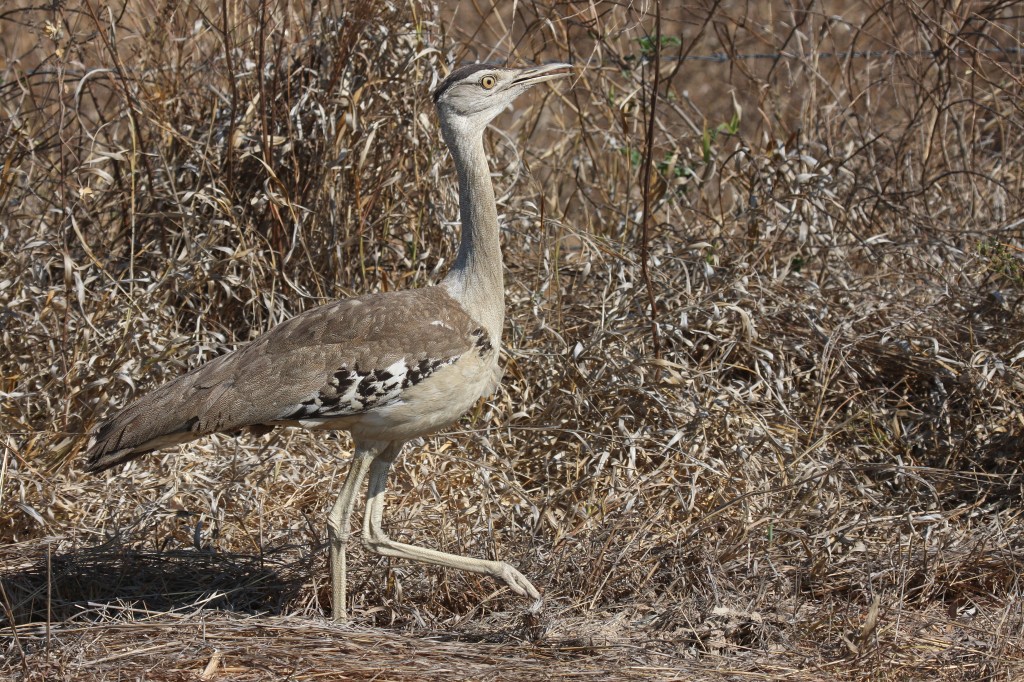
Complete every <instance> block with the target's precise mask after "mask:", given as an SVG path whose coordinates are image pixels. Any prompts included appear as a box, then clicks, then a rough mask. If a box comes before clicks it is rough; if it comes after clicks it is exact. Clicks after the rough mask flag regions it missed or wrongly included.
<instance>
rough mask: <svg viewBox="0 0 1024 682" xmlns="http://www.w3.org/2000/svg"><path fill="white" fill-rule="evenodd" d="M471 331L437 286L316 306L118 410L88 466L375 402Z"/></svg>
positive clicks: (460, 348) (444, 357)
mask: <svg viewBox="0 0 1024 682" xmlns="http://www.w3.org/2000/svg"><path fill="white" fill-rule="evenodd" d="M479 331H480V330H479V325H477V324H476V323H475V322H474V321H473V320H472V319H471V318H470V317H469V315H467V314H466V313H465V311H463V310H462V308H461V307H460V306H459V305H458V304H457V303H456V302H455V301H453V300H452V299H451V297H450V296H449V295H448V294H447V293H446V292H445V290H444V289H442V288H439V287H428V288H424V289H411V290H407V291H397V292H393V293H389V294H370V295H367V296H360V297H358V298H351V299H346V300H343V301H337V302H335V303H330V304H327V305H324V306H320V307H318V308H314V309H312V310H309V311H307V312H305V313H303V314H300V315H296V316H295V317H293V318H291V319H290V320H287V321H285V322H282V323H281V324H279V325H278V326H276V327H274V328H273V329H272V330H271V331H269V332H267V333H266V334H264V335H263V336H261V337H259V338H258V339H256V340H255V341H253V342H251V343H249V344H247V345H245V346H243V347H241V348H239V349H238V350H236V351H234V352H231V353H227V354H225V355H222V356H220V357H218V358H215V359H214V360H212V361H210V362H208V363H206V364H205V365H203V366H201V367H198V368H196V369H194V370H192V371H191V372H189V373H187V374H185V375H182V376H180V377H178V378H177V379H174V380H173V381H170V382H168V383H166V384H164V385H162V386H160V387H158V388H156V389H154V390H153V391H151V392H150V393H149V394H147V395H146V396H145V397H144V398H142V399H140V400H138V401H136V402H135V403H134V404H132V405H130V406H129V407H127V408H126V409H124V410H122V411H121V412H120V413H118V414H116V415H115V416H114V417H113V418H111V419H110V420H108V421H107V422H105V423H104V424H102V425H101V427H100V428H99V430H98V431H97V432H96V434H95V435H94V437H93V439H92V441H91V442H90V444H89V455H88V459H87V461H86V470H87V471H102V470H104V469H108V468H110V467H112V466H115V465H117V464H119V463H121V462H124V461H127V460H129V459H134V458H135V457H138V456H139V455H143V454H145V453H147V452H150V451H152V450H154V449H157V448H160V447H166V446H167V445H170V444H173V443H181V442H185V441H188V440H192V439H194V438H198V437H200V436H203V435H206V434H210V433H232V432H236V431H238V430H239V429H241V428H243V427H246V426H255V425H267V426H273V425H274V422H290V421H296V420H301V419H306V418H326V417H341V416H348V415H354V414H358V413H360V412H364V411H366V410H368V409H371V408H373V407H380V406H382V405H384V404H387V403H389V402H394V401H396V400H398V399H400V397H401V394H402V391H404V390H406V389H408V388H410V387H411V386H413V385H415V384H418V383H419V382H420V381H422V380H423V379H425V378H427V377H428V376H430V375H431V374H432V373H434V372H435V371H436V370H437V369H438V368H440V367H441V366H443V365H446V364H450V363H451V362H454V361H455V360H456V359H458V358H459V357H461V356H462V355H464V354H465V353H468V352H470V351H472V350H474V349H475V348H476V347H477V345H478V344H479V343H480V342H479V335H475V334H474V332H479Z"/></svg>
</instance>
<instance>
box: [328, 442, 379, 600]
mask: <svg viewBox="0 0 1024 682" xmlns="http://www.w3.org/2000/svg"><path fill="white" fill-rule="evenodd" d="M384 449H385V445H384V444H374V445H372V446H369V447H367V446H362V445H358V444H357V445H356V451H355V454H353V455H352V464H351V465H350V466H349V470H348V477H347V478H346V479H345V483H344V485H342V486H341V492H340V493H338V499H337V501H335V503H334V507H332V508H331V513H330V514H329V515H328V516H327V535H328V538H329V539H330V543H331V615H332V617H333V618H334V620H345V613H346V612H345V592H346V577H345V548H346V546H347V545H348V538H349V536H350V535H351V533H352V531H351V529H350V528H349V525H350V524H349V522H350V520H351V519H352V508H353V507H354V506H355V504H356V493H357V491H358V489H359V486H360V484H361V483H362V482H363V479H364V478H366V472H367V471H368V470H369V469H370V463H371V462H373V459H374V457H376V456H377V455H378V454H380V453H381V452H382V451H383V450H384Z"/></svg>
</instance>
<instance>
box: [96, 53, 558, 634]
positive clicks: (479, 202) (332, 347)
mask: <svg viewBox="0 0 1024 682" xmlns="http://www.w3.org/2000/svg"><path fill="white" fill-rule="evenodd" d="M570 73H571V67H570V66H569V65H568V64H548V65H545V66H539V67H534V68H524V69H510V68H500V67H496V66H493V65H486V64H472V65H468V66H463V67H461V68H459V69H456V70H455V71H453V72H452V73H451V75H449V76H448V77H447V78H446V79H444V81H442V82H441V84H440V85H439V86H438V87H437V88H436V89H435V90H434V93H433V98H434V103H435V105H436V106H437V112H438V115H439V117H440V121H441V133H442V136H443V137H444V140H445V143H446V144H447V145H448V148H449V150H450V151H451V154H452V157H453V158H454V160H455V167H456V169H457V171H458V180H459V212H460V215H461V218H462V235H461V242H460V244H459V251H458V256H457V257H456V260H455V262H454V263H453V265H452V268H451V270H450V271H449V272H448V274H447V275H446V276H445V277H444V279H443V280H442V281H441V283H440V284H439V285H437V286H431V287H426V288H422V289H411V290H406V291H395V292H390V293H380V294H368V295H365V296H359V297H357V298H350V299H346V300H340V301H335V302H333V303H328V304H326V305H322V306H320V307H318V308H314V309H312V310H308V311H306V312H304V313H302V314H300V315H296V316H295V317H293V318H291V319H290V320H287V321H285V322H282V323H281V324H279V325H277V326H276V327H274V328H273V329H271V330H270V331H268V332H267V333H265V334H263V335H262V336H260V337H259V338H257V339H256V340H255V341H253V342H251V343H249V344H247V345H245V346H243V347H241V348H239V349H237V350H235V351H232V352H230V353H227V354H225V355H222V356H220V357H217V358H215V359H213V360H211V361H210V362H208V363H206V364H205V365H202V366H201V367H198V368H196V369H195V370H193V371H191V372H189V373H187V374H185V375H183V376H180V377H178V378H176V379H174V380H172V381H170V382H168V383H166V384H164V385H162V386H160V387H158V388H156V389H154V390H153V391H152V392H150V393H149V394H147V395H145V396H144V397H142V398H140V399H139V400H137V401H135V402H134V403H132V404H131V405H129V406H128V407H126V408H124V409H123V410H121V411H120V412H118V413H117V414H115V415H113V416H112V417H110V418H108V419H107V420H105V421H104V422H102V423H101V424H99V426H98V427H97V428H96V430H95V431H94V432H93V433H92V438H91V440H90V442H89V445H88V452H87V457H88V460H87V463H86V470H88V471H91V472H99V471H103V470H104V469H108V468H110V467H112V466H115V465H117V464H120V463H122V462H126V461H128V460H130V459H133V458H135V457H138V456H139V455H143V454H145V453H147V452H151V451H153V450H157V449H160V448H164V447H167V446H171V445H176V444H178V443H184V442H187V441H190V440H193V439H195V438H198V437H200V436H204V435H207V434H211V433H218V432H222V433H235V432H238V431H239V430H241V429H243V428H245V427H255V428H256V429H259V430H263V429H266V428H272V427H275V426H301V427H305V428H308V429H340V430H346V431H349V432H350V433H351V434H352V438H353V441H354V443H355V452H354V454H353V457H352V464H351V468H350V470H349V473H348V477H347V478H346V479H345V483H344V484H343V485H342V488H341V491H340V493H339V495H338V498H337V501H336V502H335V503H334V506H333V508H332V509H331V512H330V514H329V516H328V520H327V528H328V536H329V540H330V568H331V579H332V584H333V591H332V598H333V603H332V611H333V616H334V619H335V620H339V619H343V618H344V617H345V612H346V610H345V587H346V585H345V549H346V545H347V544H348V540H349V533H350V531H349V521H350V519H351V516H352V509H353V507H354V505H355V499H356V494H357V490H358V488H359V487H360V484H361V483H362V482H363V480H364V478H365V477H366V476H367V474H369V478H370V481H369V486H368V489H367V493H366V510H365V517H364V522H363V543H364V544H365V545H366V547H367V548H368V549H370V550H371V551H374V552H376V553H378V554H383V555H385V556H391V557H399V558H404V559H411V560H413V561H420V562H425V563H429V564H436V565H439V566H447V567H449V568H458V569H462V570H465V571H472V572H474V573H482V574H485V575H490V576H493V577H495V578H499V579H501V580H504V581H505V582H506V583H507V584H508V586H509V587H510V588H511V589H512V591H513V592H516V593H517V594H520V595H523V596H526V597H531V598H533V599H535V600H539V599H540V594H539V593H538V592H537V589H536V588H535V587H534V586H533V585H532V584H531V583H530V581H529V580H527V579H526V577H525V576H523V574H522V573H520V572H519V571H517V570H516V569H515V568H513V567H512V566H510V565H509V564H507V563H505V562H503V561H486V560H483V559H474V558H470V557H463V556H458V555H455V554H448V553H446V552H439V551H436V550H433V549H426V548H422V547H415V546H413V545H407V544H403V543H400V542H395V541H394V540H391V539H390V538H388V537H387V535H385V534H384V531H383V530H381V516H382V513H383V510H384V489H385V486H386V482H387V476H388V471H389V470H390V468H391V465H392V463H393V462H394V461H395V458H396V457H397V456H398V454H399V452H400V451H401V449H402V445H403V444H404V443H405V442H406V441H408V440H410V439H412V438H417V437H419V436H424V435H426V434H429V433H432V432H434V431H436V430H438V429H440V428H442V427H444V426H447V425H448V424H451V423H452V422H454V421H455V420H456V419H458V418H459V417H460V416H462V414H464V413H465V412H466V411H467V410H469V408H470V407H471V406H472V405H473V404H475V403H476V401H477V400H478V399H480V398H481V397H482V396H487V395H490V394H491V393H492V392H493V391H494V390H495V388H496V387H497V385H498V381H499V380H500V376H501V370H500V369H499V368H498V351H499V347H500V345H501V331H502V324H503V322H504V318H505V300H504V293H505V292H504V282H503V276H502V260H501V249H500V245H499V239H498V214H497V208H496V206H495V203H494V188H493V187H492V185H491V177H490V170H489V167H488V164H487V158H486V156H485V154H484V144H483V133H484V129H485V128H486V127H487V125H488V124H489V123H490V122H491V121H492V120H493V119H494V118H495V116H497V115H498V114H499V113H501V112H502V111H503V110H504V109H505V108H506V107H507V106H508V105H509V104H510V103H511V102H512V100H513V99H515V98H516V97H517V96H519V95H521V94H522V93H523V92H525V91H526V90H527V89H528V88H530V87H531V86H533V85H536V84H538V83H542V82H544V81H548V80H551V79H554V78H559V77H562V76H566V75H569V74H570Z"/></svg>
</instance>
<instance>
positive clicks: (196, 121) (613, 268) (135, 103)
mask: <svg viewBox="0 0 1024 682" xmlns="http://www.w3.org/2000/svg"><path fill="white" fill-rule="evenodd" d="M682 4H683V3H667V2H666V3H663V7H662V12H663V14H664V16H663V17H662V22H663V23H662V33H663V35H664V36H665V40H664V41H663V45H662V48H663V49H662V52H661V60H662V73H661V78H660V83H661V85H660V89H659V93H658V94H659V101H658V108H657V112H658V115H657V120H656V121H655V123H656V125H655V126H654V131H655V132H654V137H653V139H648V136H647V125H646V124H647V122H648V114H649V109H650V108H649V101H650V96H651V91H650V87H651V83H652V82H653V74H652V64H651V62H650V59H649V58H650V57H652V56H653V54H654V52H655V48H656V45H655V43H654V42H653V40H652V39H651V38H650V37H649V36H651V35H653V33H654V21H655V19H654V15H653V6H651V5H645V4H643V3H641V4H636V5H619V4H613V3H596V4H590V3H570V2H554V3H551V4H547V5H545V4H540V3H536V2H520V3H517V4H516V5H515V15H514V16H513V14H512V11H513V10H512V8H513V6H512V4H508V5H507V6H506V5H504V4H501V5H500V7H501V8H502V9H501V11H495V10H494V9H493V8H492V7H490V6H477V5H476V4H472V3H459V4H450V5H449V4H445V6H443V7H442V8H440V9H437V8H434V7H431V6H430V5H428V4H426V3H421V2H417V1H413V2H410V3H406V4H398V5H390V6H389V5H387V4H385V3H351V4H349V3H345V2H338V3H327V4H324V3H320V4H316V5H315V6H314V7H315V9H309V8H307V7H305V6H303V5H301V4H289V3H278V4H273V3H265V2H262V1H261V0H245V1H242V2H240V1H238V0H234V1H231V0H224V2H221V3H210V2H207V1H206V0H186V1H185V2H180V3H154V4H150V3H148V2H144V1H140V2H133V3H129V4H128V5H127V6H120V5H118V6H101V5H99V4H97V3H95V2H92V1H91V0H77V1H72V2H69V3H65V4H63V5H58V6H55V7H54V8H53V9H40V8H37V7H35V6H33V5H30V4H29V3H25V2H23V1H22V0H15V1H14V2H12V3H9V4H8V5H7V6H5V8H4V9H3V10H0V26H2V27H3V33H2V37H0V50H2V52H0V60H2V62H0V106H2V108H3V114H4V116H5V118H4V120H2V121H0V127H2V128H0V231H2V235H3V244H4V249H3V253H2V255H0V320H2V327H0V329H2V335H3V341H2V342H3V351H2V357H0V368H2V377H0V382H2V383H0V391H2V393H0V401H2V414H0V429H2V432H0V437H2V438H3V442H4V446H5V447H4V449H3V460H2V466H0V495H2V500H0V536H2V538H3V546H2V547H0V587H2V590H0V620H2V622H3V628H4V633H3V637H4V641H3V642H2V646H3V650H2V655H3V658H2V660H0V669H2V670H3V671H4V674H6V675H9V676H11V677H14V678H20V679H32V680H36V679H38V680H42V679H46V680H51V679H76V680H93V679H95V680H101V679H122V678H125V677H130V678H140V679H152V680H177V679H197V678H199V679H238V680H257V679H259V680H264V679H281V678H289V679H296V680H302V679H312V678H314V677H317V676H321V677H326V678H327V679H339V678H344V679H347V678H363V677H383V678H385V679H434V678H451V677H464V678H472V679H489V678H495V679H519V678H526V677H532V678H536V677H555V678H557V677H571V676H576V677H583V678H588V677H590V678H595V679H612V678H623V679H628V678H644V679H649V678H652V677H654V678H680V679H690V678H701V679H788V680H815V679H823V678H831V679H858V680H859V679H865V678H870V679H877V680H909V679H950V680H967V679H971V680H975V679H996V680H1009V679H1015V678H1018V677H1019V676H1021V675H1022V674H1024V636H1022V635H1021V631H1022V629H1024V598H1022V597H1024V594H1022V593H1024V588H1022V585H1021V577H1020V576H1021V574H1022V570H1024V556H1022V552H1024V524H1022V522H1021V518H1020V517H1021V512H1020V509H1021V503H1022V500H1024V465H1022V462H1021V451H1022V444H1024V412H1022V407H1021V406H1022V405H1024V324H1022V322H1024V309H1022V306H1024V238H1022V234H1024V229H1022V226H1024V210H1022V206H1024V205H1022V201H1021V199H1022V191H1024V166H1022V164H1021V162H1020V154H1019V150H1020V149H1021V148H1022V147H1024V116H1022V110H1021V102H1022V101H1024V80H1022V78H1024V76H1022V68H1021V67H1022V54H1021V52H1020V50H1021V48H1022V43H1024V37H1022V28H1024V20H1022V18H1021V17H1020V16H1019V11H1017V8H1016V7H1015V5H1014V3H1010V2H997V1H994V0H993V1H990V2H973V3H960V4H959V5H958V8H957V9H951V8H949V7H946V4H947V3H930V4H924V3H914V2H911V1H910V0H890V1H884V0H875V1H874V2H871V3H860V2H857V3H854V2H849V3H844V2H836V3H826V4H828V5H829V6H828V7H827V11H826V10H823V9H822V7H821V3H804V4H808V6H809V9H808V10H806V11H798V10H794V9H792V7H791V3H782V2H773V3H761V5H763V7H762V6H760V5H759V6H758V7H755V6H754V5H756V3H726V2H721V3H716V2H710V1H709V2H705V3H703V4H702V5H701V6H700V7H692V6H690V5H691V4H692V3H687V7H686V8H685V9H683V8H681V7H680V6H679V5H682ZM680 38H681V39H682V40H678V39H680ZM483 46H487V47H486V49H485V48H484V47H483ZM491 46H497V51H496V52H494V53H493V54H492V55H491V58H497V59H504V58H505V57H506V56H507V55H509V54H511V55H513V57H514V58H519V59H524V60H526V61H531V62H536V61H544V60H548V59H566V58H571V59H573V60H574V61H575V62H576V63H577V64H578V65H579V66H580V75H579V79H578V80H577V81H576V82H574V83H573V87H572V88H571V89H568V88H565V87H561V88H548V89H543V90H538V92H536V93H534V94H533V95H532V96H531V97H530V98H528V99H527V100H524V101H523V102H522V103H517V107H516V110H515V112H514V113H512V114H508V115H505V116H504V117H503V118H502V119H500V120H499V122H498V126H497V128H498V129H499V130H501V131H504V132H502V133H495V134H493V135H491V136H490V144H491V148H492V155H493V158H494V159H495V164H494V167H495V181H496V183H497V186H498V189H499V192H498V193H499V195H500V197H501V198H500V199H499V203H500V207H499V209H500V213H501V214H503V216H504V222H505V225H506V227H507V230H506V234H505V248H506V262H507V265H508V270H509V278H508V300H509V322H508V325H507V329H506V331H507V334H506V341H507V346H508V348H507V354H506V357H505V365H506V374H505V381H504V383H503V386H502V389H501V391H500V392H499V393H498V394H497V395H496V396H495V397H494V399H492V400H491V401H489V402H486V403H483V404H481V405H480V406H479V408H478V409H477V410H476V411H475V412H474V413H473V414H471V415H469V416H468V417H466V419H464V420H463V421H462V422H461V423H460V425H459V426H458V428H457V429H455V430H453V431H452V432H450V433H446V434H444V435H439V436H436V437H433V438H431V439H428V440H427V441H426V442H425V443H422V444H417V445H415V446H413V447H410V448H409V449H408V451H407V452H406V454H405V456H404V458H403V459H402V460H401V461H400V462H399V463H398V465H396V475H395V477H394V484H393V491H392V493H391V497H390V500H391V505H390V507H389V511H388V518H387V519H386V522H387V525H388V527H389V528H390V530H391V532H392V534H393V535H394V536H395V537H397V538H400V539H405V540H410V541H415V542H417V543H420V544H424V545H426V546H430V547H437V548H442V549H447V550H449V551H457V552H462V553H467V554H471V555H474V556H483V557H492V556H500V557H502V558H505V559H508V560H509V561H511V562H513V563H515V564H517V565H518V566H519V567H520V568H521V569H522V570H523V572H524V573H525V574H526V575H528V576H529V577H530V578H531V579H533V581H534V582H535V584H537V585H538V587H541V589H542V590H543V591H544V592H545V596H546V599H547V608H546V611H545V612H544V613H543V614H542V616H541V617H540V618H538V619H534V618H531V617H529V616H528V615H526V614H525V613H524V603H523V602H522V600H521V599H519V598H516V597H514V596H510V595H509V594H508V593H507V591H506V590H504V589H501V588H500V586H498V585H496V584H495V583H494V582H493V581H490V580H487V579H483V578H479V577H477V576H473V575H466V574H462V573H458V572H453V571H442V570H439V569H432V568H427V569H424V568H422V567H419V566H414V565H410V564H407V563H402V562H394V563H393V562H390V561H388V560H386V559H381V558H376V557H371V556H367V555H365V554H363V553H362V552H360V551H359V550H356V553H355V554H356V555H355V556H354V557H353V559H352V560H351V561H350V571H351V573H352V574H353V575H352V577H351V578H350V582H351V585H350V590H351V592H352V594H353V595H354V599H355V602H356V603H355V605H354V607H355V608H354V610H355V617H354V621H353V623H352V624H350V625H347V626H334V625H332V624H329V623H327V622H326V621H325V620H324V618H323V614H324V612H325V611H326V610H327V607H328V603H327V599H328V598H329V589H328V585H327V583H326V570H325V556H324V554H325V553H324V552H323V551H322V550H323V542H324V539H325V537H324V535H325V530H324V519H325V514H326V509H327V507H328V505H329V503H330V502H331V501H332V498H333V494H334V491H335V488H336V485H337V483H338V479H339V476H340V475H342V474H343V473H344V471H345V467H346V453H347V448H348V443H347V441H346V440H345V439H344V437H341V436H330V437H324V436H323V435H318V436H315V437H314V436H311V435H309V434H307V433H303V432H298V431H287V430H283V431H279V432H276V433H273V434H270V435H268V436H264V437H262V438H252V437H242V438H239V439H230V438H226V437H211V438H208V439H205V440H202V441H199V442H197V443H194V444H190V445H188V446H185V447H182V448H180V450H175V451H168V452H164V453H159V454H157V455H152V456H150V457H148V458H146V459H144V460H141V461H138V462H135V463H133V464H131V465H129V466H128V467H127V468H126V469H125V470H123V471H119V472H112V473H111V474H107V475H104V477H103V478H101V479H91V478H86V477H84V476H83V475H82V474H81V472H80V471H79V470H78V467H77V464H76V462H77V461H78V458H79V455H80V450H81V448H82V446H83V445H84V436H83V434H84V433H86V432H87V431H88V430H89V429H90V428H91V427H92V425H93V424H94V423H95V422H96V420H97V419H98V418H100V417H101V416H102V415H103V414H104V413H106V412H108V411H109V410H111V409H113V408H114V407H115V406H117V405H120V404H123V403H125V402H126V401H128V400H130V399H131V397H132V396H133V395H135V394H137V393H138V392H141V391H144V390H146V389H147V388H148V387H150V386H153V385H155V384H158V383H160V382H162V381H164V380H166V379H168V378H169V377H172V376H174V375H176V374H178V373H180V372H181V371H182V370H183V369H184V368H185V367H186V366H193V365H195V364H198V363H201V362H203V361H204V360H206V359H208V358H209V357H211V356H213V355H215V354H217V353H219V352H221V351H222V350H223V349H225V348H229V347H232V346H233V345H234V344H237V343H240V342H244V341H246V340H248V339H249V338H251V334H252V333H253V332H255V333H259V331H261V330H264V329H266V328H268V327H269V326H270V325H272V324H274V323H276V322H278V321H280V320H282V319H285V318H287V317H288V316H290V315H292V314H294V313H295V312H297V311H299V310H303V309H306V308H308V307H310V306H313V305H316V304H318V303H320V302H322V301H324V300H329V299H331V298H334V297H338V296H345V295H349V294H351V293H354V292H362V291H368V290H380V289H393V288H398V287H409V286H421V285H424V284H426V283H428V282H430V281H432V280H433V279H435V278H436V277H437V275H438V273H440V272H443V271H444V269H445V267H446V264H447V263H448V262H449V260H450V258H451V255H452V252H453V248H454V240H455V236H456V226H455V225H454V224H453V223H452V222H451V221H452V219H453V216H455V215H456V211H455V203H456V192H455V179H454V173H453V170H452V168H451V164H450V162H449V161H448V159H447V158H446V154H445V153H444V150H443V147H442V145H441V143H440V139H439V135H438V131H437V126H436V121H435V119H434V117H433V112H432V111H431V105H430V102H429V99H428V98H427V96H426V93H427V92H428V89H429V87H430V85H431V83H432V82H434V79H436V78H438V77H439V76H440V75H442V73H443V65H444V64H447V63H448V62H449V61H450V60H451V59H459V60H463V59H469V58H472V57H474V56H478V57H481V58H482V57H487V56H488V54H489V51H490V48H491ZM716 53H720V54H723V55H730V56H731V57H732V59H729V60H723V61H710V62H700V61H692V60H685V59H680V57H685V56H686V55H711V54H716ZM778 53H781V54H783V55H784V56H783V57H782V58H778V59H775V58H745V57H744V55H774V54H778ZM649 149H650V150H652V153H653V157H652V162H653V164H652V165H653V167H654V177H653V178H652V182H651V190H650V194H649V196H648V197H647V199H648V201H649V203H650V206H651V209H652V211H651V215H650V221H649V236H648V245H649V250H650V265H651V268H650V272H651V281H650V287H651V289H653V291H654V293H655V295H656V299H657V307H656V311H655V319H656V322H657V333H658V349H657V350H658V352H657V353H655V348H654V345H653V336H652V332H651V319H652V311H651V309H650V307H649V305H648V298H647V294H646V293H645V290H646V288H647V285H648V283H647V282H645V281H644V278H643V277H642V274H641V264H640V262H639V254H640V252H641V249H640V241H641V229H640V225H641V223H642V206H643V203H644V201H643V200H644V197H643V196H642V192H641V184H642V183H641V182H640V175H641V174H640V168H642V162H643V160H644V155H645V154H647V152H648V150H649ZM381 671H383V673H382V672H381Z"/></svg>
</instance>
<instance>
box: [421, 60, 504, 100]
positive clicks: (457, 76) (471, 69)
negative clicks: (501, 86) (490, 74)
mask: <svg viewBox="0 0 1024 682" xmlns="http://www.w3.org/2000/svg"><path fill="white" fill-rule="evenodd" d="M500 68H501V67H500V66H498V65H497V64H466V65H465V66H460V67H459V68H457V69H455V70H454V71H452V72H451V73H450V74H448V77H447V78H445V79H444V80H443V81H441V84H440V85H438V86H437V87H436V88H434V104H437V100H439V99H441V95H443V94H444V92H445V90H447V89H448V88H450V87H452V86H453V85H454V84H455V83H458V82H459V81H460V80H462V79H463V78H465V77H466V76H469V75H470V74H474V73H476V72H477V71H485V70H487V69H500Z"/></svg>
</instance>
